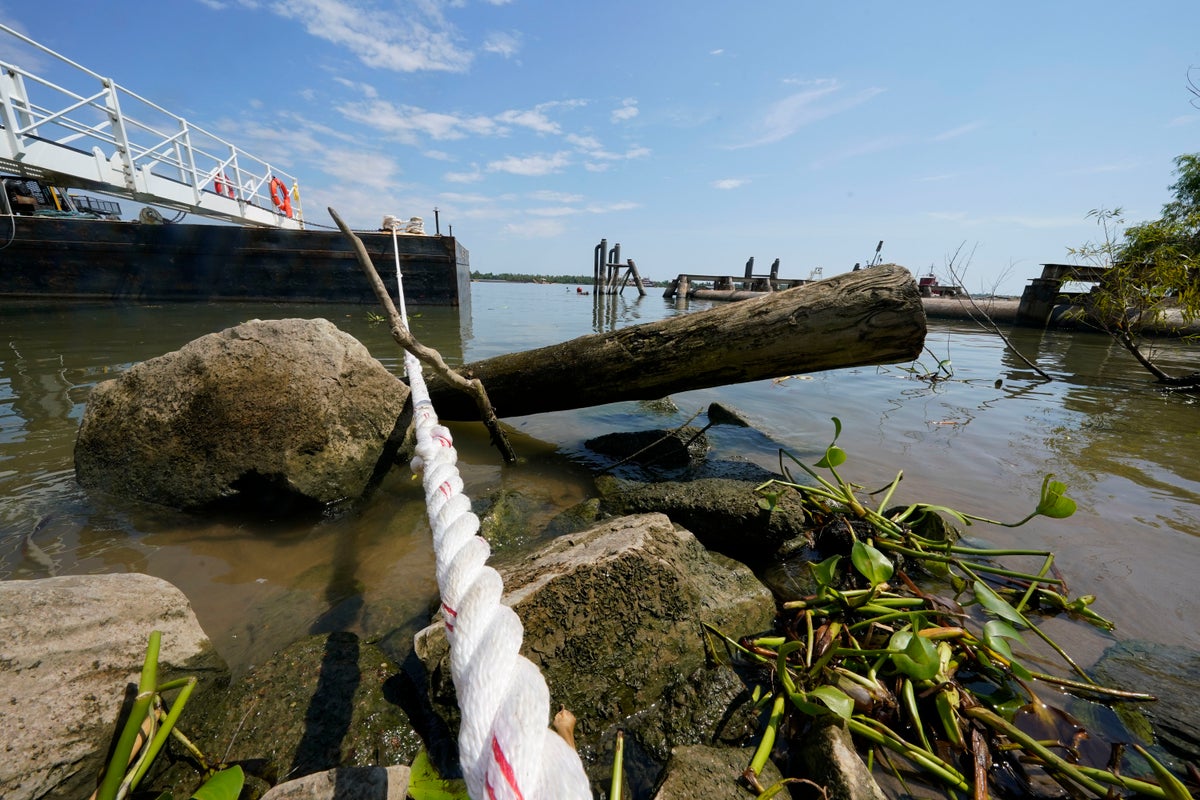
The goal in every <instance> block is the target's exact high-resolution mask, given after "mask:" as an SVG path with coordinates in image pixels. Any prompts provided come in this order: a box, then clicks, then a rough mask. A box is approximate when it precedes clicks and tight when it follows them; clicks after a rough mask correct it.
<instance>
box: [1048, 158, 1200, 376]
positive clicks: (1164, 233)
mask: <svg viewBox="0 0 1200 800" xmlns="http://www.w3.org/2000/svg"><path fill="white" fill-rule="evenodd" d="M1175 174H1176V177H1177V180H1176V181H1175V183H1173V184H1172V185H1171V186H1170V189H1171V191H1172V192H1173V193H1174V197H1173V199H1172V200H1171V201H1170V202H1168V203H1167V204H1166V205H1164V206H1163V210H1162V217H1161V218H1159V219H1156V220H1151V221H1149V222H1143V223H1141V224H1139V225H1133V226H1130V227H1127V228H1124V230H1123V231H1121V229H1122V228H1123V227H1124V224H1125V220H1124V218H1123V216H1122V212H1121V209H1119V208H1117V209H1111V210H1109V209H1096V210H1093V211H1091V212H1089V213H1088V216H1089V217H1093V218H1095V220H1096V222H1097V223H1098V224H1099V225H1100V228H1101V230H1102V231H1103V236H1102V238H1101V240H1100V241H1099V242H1097V243H1088V244H1086V245H1084V246H1082V247H1079V248H1071V249H1070V250H1069V251H1068V252H1070V253H1071V254H1072V255H1075V256H1077V257H1079V258H1082V259H1084V260H1085V261H1087V262H1089V263H1092V264H1095V265H1097V266H1102V267H1107V268H1108V269H1107V271H1106V272H1105V275H1104V279H1103V280H1102V281H1101V282H1100V283H1099V285H1097V286H1096V288H1094V289H1093V290H1092V291H1091V292H1090V293H1089V294H1088V297H1087V300H1086V303H1087V306H1088V312H1089V317H1090V318H1091V320H1092V321H1093V322H1094V323H1095V324H1097V325H1098V326H1100V327H1101V328H1102V329H1103V330H1104V331H1105V332H1106V333H1108V334H1109V335H1110V336H1112V338H1113V339H1114V340H1116V341H1117V342H1119V343H1120V344H1121V346H1122V347H1124V348H1125V349H1126V350H1128V351H1129V353H1130V354H1131V355H1132V356H1133V357H1134V358H1135V359H1137V361H1138V363H1139V364H1141V365H1142V366H1143V367H1144V368H1145V369H1146V370H1147V371H1148V372H1149V373H1150V374H1151V375H1153V376H1154V378H1155V379H1156V380H1157V381H1159V382H1160V383H1163V384H1166V385H1170V386H1177V387H1200V371H1197V372H1192V373H1190V374H1188V375H1170V374H1168V373H1167V372H1166V371H1164V370H1163V369H1162V368H1161V367H1160V366H1159V365H1158V364H1157V363H1155V342H1154V338H1153V337H1154V335H1155V334H1156V333H1157V332H1158V331H1160V330H1161V329H1162V328H1163V327H1164V323H1167V322H1168V321H1169V319H1170V318H1174V319H1177V320H1178V321H1180V322H1182V323H1184V324H1188V323H1191V322H1193V321H1194V320H1196V319H1197V318H1198V317H1200V153H1192V154H1189V155H1182V156H1178V157H1177V158H1176V159H1175Z"/></svg>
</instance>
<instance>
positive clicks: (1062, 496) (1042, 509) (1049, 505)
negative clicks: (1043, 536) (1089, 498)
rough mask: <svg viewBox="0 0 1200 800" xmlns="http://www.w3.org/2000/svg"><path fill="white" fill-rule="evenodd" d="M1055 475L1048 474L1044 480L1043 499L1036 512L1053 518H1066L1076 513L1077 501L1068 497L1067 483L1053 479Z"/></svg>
mask: <svg viewBox="0 0 1200 800" xmlns="http://www.w3.org/2000/svg"><path fill="white" fill-rule="evenodd" d="M1053 477H1054V476H1053V475H1047V476H1046V478H1045V479H1044V480H1043V481H1042V499H1041V501H1039V502H1038V505H1037V511H1036V513H1038V514H1041V515H1042V516H1043V517H1050V518H1051V519H1066V518H1067V517H1069V516H1071V515H1072V514H1074V513H1075V509H1076V507H1077V506H1076V505H1075V501H1074V500H1072V499H1071V498H1069V497H1067V495H1066V491H1067V485H1066V484H1065V483H1063V482H1062V481H1056V480H1052V478H1053Z"/></svg>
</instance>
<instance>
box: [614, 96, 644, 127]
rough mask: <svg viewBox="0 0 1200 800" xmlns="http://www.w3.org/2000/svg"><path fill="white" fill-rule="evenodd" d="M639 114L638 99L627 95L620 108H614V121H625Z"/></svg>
mask: <svg viewBox="0 0 1200 800" xmlns="http://www.w3.org/2000/svg"><path fill="white" fill-rule="evenodd" d="M637 115H638V104H637V100H634V99H633V98H632V97H627V98H625V99H624V100H622V101H621V107H620V108H614V109H613V112H612V121H613V122H614V123H615V122H625V121H627V120H631V119H633V118H634V117H636V116H637Z"/></svg>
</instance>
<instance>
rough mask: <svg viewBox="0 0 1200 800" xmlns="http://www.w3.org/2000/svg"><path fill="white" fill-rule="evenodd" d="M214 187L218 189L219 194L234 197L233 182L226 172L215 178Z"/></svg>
mask: <svg viewBox="0 0 1200 800" xmlns="http://www.w3.org/2000/svg"><path fill="white" fill-rule="evenodd" d="M213 189H215V190H216V192H217V194H221V195H225V196H226V197H228V198H230V199H232V198H233V184H232V183H230V181H229V176H228V175H226V174H225V173H224V172H222V173H221V174H220V175H218V176H217V177H215V178H213Z"/></svg>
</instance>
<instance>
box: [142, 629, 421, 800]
mask: <svg viewBox="0 0 1200 800" xmlns="http://www.w3.org/2000/svg"><path fill="white" fill-rule="evenodd" d="M397 672H398V669H397V667H396V665H395V664H394V663H392V661H391V660H390V659H389V658H388V657H387V656H386V655H384V654H383V653H382V652H380V650H379V649H378V648H376V647H375V646H374V645H372V644H368V643H365V642H362V641H361V640H359V638H358V637H357V636H356V635H354V634H353V633H348V632H339V633H330V634H326V635H322V636H310V637H308V638H306V639H303V640H301V641H299V642H297V643H295V644H294V645H292V646H291V647H288V648H287V649H285V650H283V651H281V652H280V653H278V654H276V655H275V656H273V657H272V658H271V659H270V660H268V661H267V662H266V663H264V664H262V665H260V666H257V667H255V668H254V669H253V670H251V671H250V672H249V673H248V674H247V675H246V676H245V677H244V678H242V679H241V680H239V681H236V682H235V683H234V684H233V685H232V686H230V687H229V689H228V690H227V691H226V692H225V693H224V694H223V695H222V696H221V697H220V698H219V699H218V700H217V701H216V702H210V703H208V704H204V705H199V706H198V707H196V708H193V707H192V706H191V705H189V706H188V712H189V713H188V715H189V722H188V724H187V725H186V726H185V730H186V732H187V734H188V736H189V737H190V738H191V739H192V740H193V741H194V742H195V743H196V744H197V745H198V746H199V747H200V750H201V751H202V752H204V753H206V754H210V755H211V756H213V757H215V758H221V757H224V760H226V761H229V762H243V763H244V764H245V765H246V768H247V770H248V771H249V772H252V773H253V774H255V775H257V776H259V777H261V778H263V779H265V781H266V782H267V784H269V785H274V784H276V783H279V782H281V781H283V780H285V779H294V778H299V777H302V776H305V775H310V774H312V773H316V772H322V771H325V770H330V769H334V768H337V767H351V766H358V767H365V766H380V765H382V766H388V765H392V764H408V763H410V762H411V761H412V759H413V757H414V756H415V755H416V753H417V751H418V750H419V749H420V747H421V740H420V737H418V736H417V734H416V732H415V731H414V730H413V727H412V725H411V724H410V723H409V720H408V717H407V716H406V715H405V713H404V711H402V710H401V708H400V707H399V705H397V701H398V694H399V688H398V683H399V680H400V679H399V678H398V677H397ZM195 780H196V775H195V771H194V769H192V768H191V766H190V765H188V766H187V767H184V766H183V765H180V766H177V767H174V768H171V769H170V770H168V771H167V772H166V774H165V775H163V776H160V777H158V778H156V779H155V780H154V783H153V787H154V788H174V789H175V791H176V796H184V797H186V796H187V794H185V793H184V792H186V791H190V790H191V789H194V788H195Z"/></svg>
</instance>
